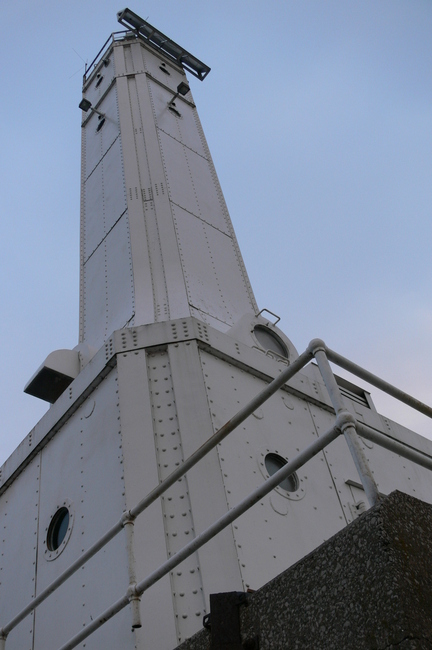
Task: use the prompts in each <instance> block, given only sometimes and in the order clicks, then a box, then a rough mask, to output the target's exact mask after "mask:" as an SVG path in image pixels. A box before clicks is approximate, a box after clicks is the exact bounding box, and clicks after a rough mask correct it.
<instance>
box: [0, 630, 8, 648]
mask: <svg viewBox="0 0 432 650" xmlns="http://www.w3.org/2000/svg"><path fill="white" fill-rule="evenodd" d="M6 639H7V634H6V632H5V631H4V630H3V628H2V627H0V650H6Z"/></svg>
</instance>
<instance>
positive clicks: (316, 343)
mask: <svg viewBox="0 0 432 650" xmlns="http://www.w3.org/2000/svg"><path fill="white" fill-rule="evenodd" d="M306 351H307V352H309V353H310V354H313V356H315V355H316V353H317V352H324V353H325V354H327V346H326V344H325V343H324V341H323V340H322V339H312V341H311V342H310V343H309V345H308V346H307V348H306Z"/></svg>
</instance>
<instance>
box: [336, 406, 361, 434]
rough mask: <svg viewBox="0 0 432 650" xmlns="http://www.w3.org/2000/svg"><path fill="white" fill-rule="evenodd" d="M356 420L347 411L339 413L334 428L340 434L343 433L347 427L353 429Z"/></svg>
mask: <svg viewBox="0 0 432 650" xmlns="http://www.w3.org/2000/svg"><path fill="white" fill-rule="evenodd" d="M356 424H357V420H356V419H355V417H354V416H353V415H352V414H351V413H350V412H349V411H339V413H338V414H337V416H336V421H335V426H336V429H339V431H340V432H341V433H345V430H346V429H347V427H355V426H356Z"/></svg>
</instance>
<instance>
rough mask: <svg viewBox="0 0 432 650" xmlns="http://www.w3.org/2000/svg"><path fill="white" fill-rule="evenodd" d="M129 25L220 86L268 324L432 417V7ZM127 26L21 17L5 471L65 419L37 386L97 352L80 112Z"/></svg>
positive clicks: (202, 108) (7, 188)
mask: <svg viewBox="0 0 432 650" xmlns="http://www.w3.org/2000/svg"><path fill="white" fill-rule="evenodd" d="M129 6H130V8H131V9H132V10H133V11H134V12H136V13H138V14H139V15H140V16H142V17H143V18H145V19H147V20H148V21H149V22H150V23H151V24H152V25H154V26H155V27H157V28H158V29H159V30H160V31H162V32H164V33H165V34H167V35H168V36H169V37H170V38H172V39H173V40H174V41H176V42H178V43H179V44H180V45H182V46H183V47H185V48H186V49H187V50H189V51H190V52H191V53H192V54H194V55H196V56H197V57H198V58H199V59H201V60H202V61H204V62H205V63H206V64H208V65H209V66H210V67H211V68H212V70H211V73H210V74H209V76H208V77H207V78H206V79H205V81H204V82H200V81H198V80H197V79H195V78H191V79H190V84H191V89H192V93H193V96H194V100H195V102H196V105H197V108H198V111H199V115H200V118H201V121H202V124H203V127H204V131H205V133H206V136H207V139H208V143H209V147H210V151H211V152H212V156H213V159H214V162H215V166H216V170H217V172H218V175H219V179H220V182H221V185H222V189H223V191H224V194H225V198H226V201H227V204H228V209H229V211H230V214H231V218H232V221H233V224H234V228H235V230H236V234H237V238H238V241H239V244H240V248H241V250H242V253H243V257H244V260H245V264H246V268H247V270H248V273H249V276H250V279H251V283H252V286H253V288H254V291H255V294H256V297H257V301H258V304H259V306H260V308H264V307H265V308H267V309H269V310H271V311H272V312H275V313H276V314H278V315H279V316H280V317H281V322H280V323H279V325H280V327H281V329H282V330H283V331H284V332H285V333H286V334H287V336H288V337H289V338H290V339H291V340H292V341H293V343H294V345H295V346H296V347H297V349H298V351H299V352H301V351H303V350H304V348H305V347H306V345H307V344H308V342H309V340H310V339H312V338H315V337H320V338H323V339H324V340H325V341H326V343H327V344H328V345H329V346H330V347H332V348H333V349H335V350H337V351H338V352H340V353H341V354H343V355H345V356H347V357H349V358H350V359H352V360H353V361H355V362H356V363H358V364H360V365H363V366H365V367H366V368H368V369H369V370H371V371H372V372H374V373H376V374H378V375H380V376H382V377H383V378H384V379H386V380H387V381H389V382H391V383H394V384H395V385H397V386H398V387H400V388H402V389H404V390H406V391H407V392H409V393H411V394H413V395H415V396H416V397H417V398H418V399H421V400H422V401H425V402H426V403H429V404H432V376H431V375H432V370H431V369H432V343H431V332H432V304H431V284H432V282H431V280H432V278H431V275H432V273H431V252H430V247H431V230H432V220H431V210H432V180H431V179H432V174H431V172H432V159H431V153H432V119H431V112H432V75H431V70H432V39H431V34H432V2H430V0H405V1H401V0H296V1H295V0H266V1H265V2H263V1H262V0H256V1H255V0H249V1H240V0H229V1H228V0H218V1H217V2H213V1H212V0H207V1H206V2H198V1H197V0H183V2H181V3H179V2H174V1H173V0H165V1H164V2H161V0H158V1H156V0H149V1H147V2H139V3H137V4H135V5H133V4H132V5H129ZM123 8H124V7H123V6H122V5H119V4H118V3H117V2H113V0H103V1H102V0H86V1H84V0H75V1H74V2H71V3H66V2H59V0H57V1H54V0H44V1H43V2H41V1H40V0H32V1H31V2H30V1H29V0H15V2H14V3H13V4H12V3H5V4H4V6H3V7H2V16H3V19H4V22H3V30H2V36H1V60H2V62H3V72H2V80H3V81H2V102H1V104H0V114H1V124H2V155H1V176H0V178H1V180H0V186H1V207H2V212H3V214H2V218H1V221H0V241H1V249H2V254H1V257H0V264H1V267H0V272H1V277H2V290H3V299H2V306H3V307H2V319H1V340H2V341H3V352H2V367H3V373H2V376H1V392H0V408H1V421H2V428H1V435H0V463H2V462H3V461H4V460H5V459H6V458H7V457H8V456H9V454H10V453H11V452H12V451H13V449H14V448H15V447H16V446H17V444H19V443H20V442H21V440H22V439H23V438H24V437H25V436H26V435H27V433H28V432H29V431H30V429H31V428H32V427H33V426H34V425H35V424H36V422H37V421H38V420H39V419H40V417H41V416H42V415H43V413H44V412H45V411H46V410H47V404H46V403H45V402H41V401H39V400H37V399H36V398H34V397H30V396H28V395H25V394H24V393H23V387H24V385H25V384H26V382H27V381H28V379H30V377H31V376H32V375H33V373H34V372H35V370H36V369H37V368H38V366H39V365H40V364H41V363H42V361H43V360H44V359H45V357H46V356H47V355H48V354H49V353H50V352H51V351H53V350H55V349H58V348H73V347H74V346H75V345H76V344H77V343H78V297H79V294H78V291H79V197H80V137H81V132H80V131H81V129H80V121H81V111H80V110H79V109H78V103H79V101H80V99H81V83H82V75H83V72H84V63H85V62H88V63H90V62H91V61H92V59H93V58H94V56H95V55H96V54H97V52H98V51H99V49H100V48H101V46H102V45H103V43H104V42H105V40H106V39H107V38H108V36H109V35H110V34H111V33H112V32H114V31H118V30H120V29H122V27H121V26H120V25H119V24H118V23H117V20H116V13H117V11H119V10H120V9H123ZM340 374H344V373H340ZM354 381H357V380H354ZM359 383H360V384H361V382H359ZM371 392H372V397H373V399H374V402H375V404H376V405H377V407H378V410H379V411H380V412H382V413H384V414H385V415H387V416H389V417H390V418H392V419H394V420H398V421H401V422H402V423H403V424H405V425H406V426H410V427H412V428H414V429H415V430H417V431H418V432H419V433H422V434H423V435H426V436H427V437H430V438H432V423H431V422H430V421H428V420H427V419H426V418H424V417H423V416H420V415H417V414H415V413H413V412H410V411H409V410H407V409H406V408H404V407H400V406H399V405H397V404H395V403H394V401H393V400H392V399H390V398H385V397H382V396H381V395H380V393H379V391H377V390H375V389H373V390H372V391H371Z"/></svg>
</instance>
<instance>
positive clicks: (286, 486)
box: [264, 454, 299, 492]
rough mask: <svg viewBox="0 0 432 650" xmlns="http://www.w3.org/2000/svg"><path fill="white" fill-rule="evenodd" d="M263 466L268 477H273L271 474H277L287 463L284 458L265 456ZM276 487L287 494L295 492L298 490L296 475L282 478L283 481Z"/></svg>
mask: <svg viewBox="0 0 432 650" xmlns="http://www.w3.org/2000/svg"><path fill="white" fill-rule="evenodd" d="M264 464H265V466H266V470H267V471H268V473H269V476H273V474H276V472H278V471H279V470H280V469H282V467H284V466H285V465H286V464H287V461H286V460H285V458H282V456H278V455H277V454H267V455H266V457H265V458H264ZM278 487H280V488H282V490H286V491H287V492H297V490H298V489H299V480H298V476H297V474H296V473H295V472H294V474H290V475H289V476H287V477H286V478H284V479H283V481H281V482H280V483H279V485H278Z"/></svg>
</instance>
